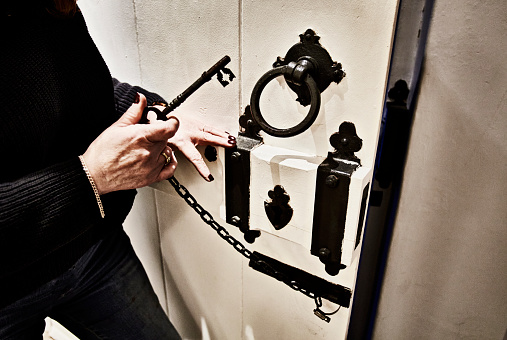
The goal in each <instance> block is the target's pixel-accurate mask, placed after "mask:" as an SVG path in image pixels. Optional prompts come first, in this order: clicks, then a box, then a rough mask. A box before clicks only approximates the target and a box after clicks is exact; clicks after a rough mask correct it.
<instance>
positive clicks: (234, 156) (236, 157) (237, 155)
mask: <svg viewBox="0 0 507 340" xmlns="http://www.w3.org/2000/svg"><path fill="white" fill-rule="evenodd" d="M231 159H232V160H233V161H235V162H237V161H239V160H240V159H241V154H240V153H239V152H238V151H234V152H233V153H232V154H231ZM238 218H239V217H238Z"/></svg>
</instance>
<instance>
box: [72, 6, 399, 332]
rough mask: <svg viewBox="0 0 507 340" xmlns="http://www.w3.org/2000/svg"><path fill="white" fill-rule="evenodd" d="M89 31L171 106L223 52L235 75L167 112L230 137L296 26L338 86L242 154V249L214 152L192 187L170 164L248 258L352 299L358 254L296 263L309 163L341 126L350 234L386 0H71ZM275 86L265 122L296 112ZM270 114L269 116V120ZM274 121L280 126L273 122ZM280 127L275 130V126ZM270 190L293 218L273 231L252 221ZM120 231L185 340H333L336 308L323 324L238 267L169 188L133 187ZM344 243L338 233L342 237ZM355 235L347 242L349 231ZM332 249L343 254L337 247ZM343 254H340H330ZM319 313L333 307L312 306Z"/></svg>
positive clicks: (310, 192)
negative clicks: (287, 130)
mask: <svg viewBox="0 0 507 340" xmlns="http://www.w3.org/2000/svg"><path fill="white" fill-rule="evenodd" d="M79 4H80V6H81V8H82V10H83V12H84V15H85V18H86V19H87V22H88V25H89V29H90V32H91V34H92V36H93V37H94V39H95V41H96V43H97V45H98V47H99V49H100V50H101V52H102V54H103V56H104V58H105V59H106V61H107V63H108V65H109V67H110V69H111V71H112V73H113V75H114V76H115V77H117V78H119V79H120V80H122V81H127V82H130V83H133V84H137V85H141V86H143V87H145V88H147V89H149V90H151V91H155V92H157V93H159V94H161V95H162V96H164V97H165V98H166V99H167V100H171V99H172V98H174V97H175V96H176V95H178V94H179V93H180V92H182V91H183V90H184V89H185V88H186V87H187V86H188V85H190V84H191V83H192V82H193V81H194V80H195V79H197V78H198V77H199V76H200V75H201V73H202V72H203V71H205V70H206V69H208V68H209V67H210V66H211V65H213V64H214V63H215V62H216V61H217V60H219V59H220V58H221V57H223V56H224V55H229V56H230V57H231V59H232V62H231V63H230V64H229V65H228V67H229V68H230V69H231V70H232V71H233V72H234V73H235V74H236V76H237V79H236V80H234V81H233V82H232V83H231V84H230V85H229V86H227V87H226V88H222V86H221V85H220V84H219V83H218V82H216V81H214V80H212V82H210V83H208V84H206V85H204V86H203V87H202V88H201V89H200V90H198V91H197V92H196V93H195V94H194V95H193V96H192V97H190V98H189V99H188V100H187V101H186V102H185V103H184V104H183V105H181V106H180V107H179V108H178V109H177V110H180V111H183V112H188V114H194V115H196V116H197V117H198V118H199V119H201V120H202V121H204V122H206V123H207V124H210V125H214V126H217V127H221V128H223V129H225V130H227V131H229V132H231V133H234V134H237V131H238V129H239V126H238V118H239V116H240V115H241V114H242V113H243V112H244V109H245V107H246V106H247V105H248V104H249V102H250V96H251V93H252V89H253V87H254V85H255V83H256V82H257V80H258V79H259V78H260V77H261V76H262V75H263V74H264V73H266V72H267V71H268V70H270V69H271V68H272V64H273V62H274V61H275V60H276V58H277V57H278V56H280V57H283V56H284V55H285V53H286V52H287V51H288V49H289V48H290V47H291V46H293V45H294V44H296V43H298V42H299V34H302V33H304V32H305V31H306V30H307V29H308V28H311V29H313V30H314V31H315V32H316V33H317V35H318V36H320V43H321V44H322V46H323V47H325V48H326V49H327V51H328V52H329V54H330V55H331V58H332V59H333V60H334V61H337V62H340V63H341V64H342V65H343V69H344V71H345V72H346V74H347V75H346V77H345V78H344V79H343V80H342V81H341V82H340V83H339V84H335V83H332V84H331V85H330V86H329V87H328V88H327V89H326V90H325V91H324V92H323V93H322V100H321V108H320V113H319V116H318V118H317V120H316V121H315V123H314V125H313V126H312V127H311V128H310V129H309V130H307V131H306V132H304V133H302V134H301V135H298V136H295V137H290V138H275V137H272V136H268V135H266V134H264V133H261V134H262V135H263V137H264V145H262V147H260V148H258V149H256V150H254V151H253V152H252V154H251V159H252V161H251V165H252V169H251V171H252V176H251V187H250V190H251V195H250V197H251V199H250V212H251V215H250V225H251V228H257V229H260V230H261V236H260V237H259V238H257V240H256V241H255V243H253V244H251V245H250V244H247V243H246V242H244V241H243V235H242V234H241V232H240V231H239V230H238V229H237V228H236V227H234V226H232V225H229V224H226V222H225V221H224V218H225V204H224V202H225V189H224V186H225V178H224V173H225V170H224V163H225V160H224V152H223V150H219V158H218V160H217V161H215V162H209V163H208V165H209V167H210V169H211V172H212V174H213V176H214V177H215V181H214V182H212V183H206V182H204V181H203V180H202V179H200V177H199V176H198V174H197V173H196V172H195V171H194V170H193V168H192V166H191V165H189V164H188V163H187V162H185V161H184V160H183V159H182V157H181V156H180V157H179V158H178V160H179V167H178V169H177V172H176V178H177V179H178V180H179V181H180V182H181V183H182V184H183V185H185V186H186V187H187V188H188V189H189V190H190V191H191V192H192V194H193V195H194V196H195V197H196V199H197V200H198V201H199V202H200V203H201V204H202V205H203V206H204V207H205V208H206V209H207V210H209V211H210V213H212V214H213V216H214V217H215V219H216V220H217V221H218V222H219V223H220V224H222V225H224V226H226V227H227V229H228V230H229V232H230V234H231V235H233V236H235V237H236V238H238V239H239V240H241V241H242V242H243V243H244V244H245V245H246V246H247V247H248V248H249V249H251V250H255V251H258V252H261V253H263V254H266V255H268V256H270V257H273V258H275V259H277V260H279V261H282V262H284V263H287V264H289V265H291V266H294V267H297V268H301V269H303V270H305V271H307V272H309V273H311V274H313V275H316V276H319V277H321V278H323V279H325V280H327V281H330V282H333V283H337V284H340V285H343V286H345V287H347V288H350V289H351V290H352V292H353V291H354V285H355V277H356V272H357V265H358V256H357V255H358V253H359V249H360V245H359V246H358V247H357V249H356V250H355V251H354V247H352V248H350V251H349V252H348V254H349V255H350V256H349V257H348V258H347V259H346V261H347V268H346V269H344V270H342V271H340V273H339V274H338V275H336V276H331V275H329V274H328V273H326V271H325V270H324V265H323V264H322V263H321V262H320V261H319V259H318V258H317V257H315V256H313V255H311V254H310V249H309V247H310V244H311V234H312V219H313V204H314V196H315V173H316V167H317V166H318V164H320V162H322V160H323V159H324V158H325V156H326V155H327V153H328V151H332V150H333V148H332V147H331V145H330V144H329V138H330V136H331V135H332V134H333V133H334V132H337V131H338V127H339V126H340V124H341V123H342V122H344V121H348V122H353V123H354V125H355V127H356V130H357V134H358V136H359V137H360V138H362V140H363V146H362V149H361V150H360V151H359V152H357V153H356V155H357V156H358V157H359V158H360V159H361V167H360V168H359V169H358V170H357V171H356V173H355V174H354V176H353V179H352V181H351V186H350V195H349V208H348V215H347V223H348V224H350V225H355V227H354V228H353V229H354V230H355V231H357V223H358V218H359V217H358V216H359V208H360V204H361V198H362V194H363V189H364V188H365V186H367V185H368V183H369V181H370V179H371V176H372V169H373V164H374V158H375V152H376V146H377V145H376V144H377V139H378V131H379V127H380V120H381V114H382V109H383V102H384V92H385V84H386V76H387V72H388V67H389V56H390V51H391V42H392V34H393V27H394V24H395V17H396V11H397V6H398V1H397V0H384V1H374V2H373V1H366V0H362V1H342V0H340V1H337V0H326V1H291V2H287V1H282V0H273V1H269V2H268V1H253V0H249V1H244V0H240V1H233V0H221V1H198V0H195V1H180V0H177V1H166V0H150V1H147V0H133V1H132V2H128V3H127V2H125V1H120V0H117V1H108V2H105V1H96V0H81V1H79ZM295 98H296V96H295V95H294V93H293V92H292V91H291V90H290V89H288V87H287V86H286V84H285V81H284V80H283V77H279V78H277V80H273V81H272V82H270V84H269V85H268V86H267V87H266V89H265V91H264V92H263V94H262V101H261V107H262V108H263V115H264V116H265V117H266V118H267V120H268V121H269V122H270V123H271V124H272V125H276V126H279V127H287V125H294V123H297V122H298V121H300V120H301V119H302V117H304V116H305V115H306V112H307V110H308V109H307V108H303V107H301V106H299V104H298V103H297V102H296V101H295ZM277 117H278V118H277ZM280 117H281V118H280ZM284 124H285V125H286V126H281V125H284ZM277 184H279V185H282V186H283V187H284V188H285V189H286V191H287V192H288V194H289V195H290V204H291V206H292V208H293V209H294V213H293V217H292V219H291V221H290V222H289V224H288V225H287V226H286V227H285V228H283V229H281V230H275V229H274V228H273V226H272V225H271V224H270V223H269V221H268V218H267V217H266V213H265V212H264V201H266V200H267V199H268V191H269V190H272V189H273V188H274V186H275V185H277ZM126 228H127V229H128V231H129V233H130V235H131V238H132V239H133V242H134V244H135V246H136V250H137V251H138V253H139V254H140V257H141V259H142V261H143V263H144V264H145V266H146V267H147V270H148V272H149V275H150V278H151V279H152V281H153V283H154V286H155V289H156V291H157V293H158V295H159V297H160V299H161V300H162V302H163V305H164V307H165V308H166V310H167V311H168V313H169V315H170V317H171V320H172V321H173V323H174V324H175V326H176V328H177V329H178V330H179V331H180V333H181V334H182V336H183V337H184V338H187V339H201V338H202V339H343V338H345V337H346V334H347V325H348V319H349V314H350V308H341V309H340V310H339V311H338V313H336V314H335V315H333V316H332V320H331V322H330V323H326V322H323V321H322V320H320V319H319V318H317V317H316V316H315V315H314V314H313V309H314V308H315V303H314V301H313V300H312V299H310V298H308V297H306V296H305V295H303V294H301V293H299V292H297V291H295V290H293V289H291V288H289V287H288V286H286V285H284V284H283V283H281V282H279V281H277V280H275V279H273V278H271V277H269V276H266V275H264V274H261V273H259V272H257V271H255V270H253V269H251V268H250V267H249V266H248V261H247V260H246V259H244V258H243V257H241V256H240V255H239V254H238V253H237V252H236V251H235V250H234V249H233V248H232V247H230V246H229V245H228V244H227V243H226V242H224V241H223V240H222V239H220V238H219V237H218V236H217V234H216V233H215V231H213V230H212V229H211V228H210V227H209V226H207V225H206V224H204V223H203V222H202V221H201V219H200V218H199V216H197V215H196V214H195V212H194V211H193V210H192V209H191V208H189V207H188V206H187V205H186V203H185V202H184V201H183V200H182V199H181V198H180V197H179V196H178V195H177V194H176V193H175V192H174V190H173V188H172V187H171V186H170V184H169V183H167V182H164V183H159V184H157V185H154V186H152V187H151V188H146V189H143V190H141V194H140V195H139V199H138V200H137V201H136V204H135V208H134V210H133V212H132V214H131V215H130V216H129V220H128V223H127V226H126ZM349 238H350V237H349ZM352 239H354V240H355V235H353V236H352ZM343 247H344V249H345V248H346V247H347V245H346V244H345V243H344V245H343ZM344 253H345V251H344ZM322 309H323V310H325V311H332V310H334V309H336V305H334V304H332V303H330V302H328V301H326V300H324V304H323V306H322Z"/></svg>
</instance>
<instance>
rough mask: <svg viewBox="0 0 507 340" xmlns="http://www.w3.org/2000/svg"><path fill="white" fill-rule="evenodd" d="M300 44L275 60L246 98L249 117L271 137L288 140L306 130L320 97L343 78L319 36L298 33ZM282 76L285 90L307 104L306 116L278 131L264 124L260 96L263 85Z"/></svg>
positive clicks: (311, 122)
mask: <svg viewBox="0 0 507 340" xmlns="http://www.w3.org/2000/svg"><path fill="white" fill-rule="evenodd" d="M299 37H300V42H299V43H297V44H295V45H294V46H292V47H291V48H290V49H289V51H287V54H286V55H285V58H281V57H278V59H277V61H276V62H275V63H274V64H273V67H274V68H273V69H272V70H270V71H268V72H267V73H265V74H264V75H263V76H262V77H261V78H260V79H259V80H258V81H257V83H256V84H255V86H254V89H253V91H252V96H251V98H250V107H251V111H252V117H253V120H254V121H255V123H257V124H258V125H259V126H260V128H261V130H263V131H264V132H266V133H267V134H269V135H271V136H275V137H292V136H296V135H298V134H300V133H302V132H304V131H306V130H307V129H308V128H309V127H310V126H311V125H312V124H313V123H314V122H315V119H317V116H318V114H319V110H320V94H321V92H323V91H324V90H325V89H326V88H327V87H328V86H329V84H331V82H335V83H337V84H338V83H340V81H341V80H342V79H343V77H345V72H344V71H343V70H342V65H341V64H340V63H337V62H336V61H333V60H332V59H331V56H330V55H329V53H328V52H327V51H326V49H325V48H324V47H322V46H321V45H320V43H319V40H320V37H319V36H317V35H316V34H315V32H314V31H313V30H311V29H307V30H306V32H305V33H304V34H300V35H299ZM281 75H283V76H284V78H285V80H286V81H287V84H288V85H289V88H291V89H292V90H293V91H294V92H296V93H297V95H298V98H297V101H298V102H300V103H301V105H303V106H307V105H310V110H309V111H308V114H307V115H306V117H305V118H304V119H303V120H302V121H301V122H300V123H298V124H297V125H295V126H293V127H291V128H286V129H280V128H276V127H273V126H271V125H270V124H268V123H267V122H266V120H265V119H264V117H263V116H262V113H261V110H260V104H259V103H260V97H261V93H262V91H263V90H264V88H265V87H266V85H267V84H268V83H269V82H270V81H271V80H273V79H275V78H276V77H278V76H281Z"/></svg>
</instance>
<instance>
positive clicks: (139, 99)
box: [116, 93, 146, 126]
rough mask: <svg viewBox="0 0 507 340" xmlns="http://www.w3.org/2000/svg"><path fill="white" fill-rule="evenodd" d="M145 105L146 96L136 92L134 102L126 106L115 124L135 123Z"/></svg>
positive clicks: (138, 119)
mask: <svg viewBox="0 0 507 340" xmlns="http://www.w3.org/2000/svg"><path fill="white" fill-rule="evenodd" d="M145 107H146V97H145V96H144V95H143V94H140V93H138V94H137V96H136V98H135V100H134V103H133V104H132V105H131V106H130V107H129V108H128V110H127V111H125V113H124V114H123V115H122V116H121V117H120V119H118V121H117V122H116V124H117V125H121V126H126V125H132V124H137V123H139V121H140V120H141V116H142V114H143V110H144V108H145Z"/></svg>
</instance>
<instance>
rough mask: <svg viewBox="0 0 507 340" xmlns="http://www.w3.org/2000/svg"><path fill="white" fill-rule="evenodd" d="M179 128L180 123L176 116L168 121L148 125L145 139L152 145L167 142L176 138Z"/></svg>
mask: <svg viewBox="0 0 507 340" xmlns="http://www.w3.org/2000/svg"><path fill="white" fill-rule="evenodd" d="M179 126H180V122H179V120H178V118H176V117H174V116H171V117H169V119H168V120H166V121H157V122H156V123H152V124H146V125H145V129H146V130H145V131H146V132H145V137H146V138H147V139H148V140H149V141H150V142H152V143H156V142H165V141H167V140H168V139H169V138H172V137H173V136H174V134H175V133H176V131H178V127H179Z"/></svg>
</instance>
